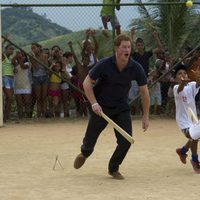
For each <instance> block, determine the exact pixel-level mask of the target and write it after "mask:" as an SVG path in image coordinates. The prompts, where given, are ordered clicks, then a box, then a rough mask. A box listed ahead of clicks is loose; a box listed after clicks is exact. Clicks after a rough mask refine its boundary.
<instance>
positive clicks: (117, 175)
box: [108, 171, 124, 180]
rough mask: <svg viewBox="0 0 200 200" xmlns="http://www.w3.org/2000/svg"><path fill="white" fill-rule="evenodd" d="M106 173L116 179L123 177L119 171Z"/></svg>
mask: <svg viewBox="0 0 200 200" xmlns="http://www.w3.org/2000/svg"><path fill="white" fill-rule="evenodd" d="M108 174H109V175H111V176H112V177H113V178H114V179H118V180H123V179H124V176H123V175H122V174H121V173H120V172H119V171H116V172H112V173H111V172H109V173H108Z"/></svg>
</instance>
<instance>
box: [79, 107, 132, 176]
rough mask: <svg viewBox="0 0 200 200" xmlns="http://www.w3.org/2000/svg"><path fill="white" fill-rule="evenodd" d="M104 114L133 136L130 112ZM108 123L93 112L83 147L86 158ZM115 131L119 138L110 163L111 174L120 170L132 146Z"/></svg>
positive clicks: (114, 111)
mask: <svg viewBox="0 0 200 200" xmlns="http://www.w3.org/2000/svg"><path fill="white" fill-rule="evenodd" d="M104 113H105V114H106V115H107V116H108V117H110V118H111V119H112V120H113V121H114V122H115V123H116V124H118V125H119V126H120V127H121V128H122V129H124V130H125V131H126V132H127V133H128V134H130V135H132V122H131V116H130V110H124V111H120V112H119V111H116V110H105V109H104ZM107 124H108V123H107V121H106V120H104V119H103V118H102V117H100V116H98V115H96V114H95V113H94V112H91V115H90V119H89V123H88V126H87V130H86V133H85V137H84V139H83V144H82V146H81V152H82V154H83V155H84V156H85V157H89V156H90V155H91V154H92V152H93V150H94V146H95V144H96V142H97V139H98V137H99V135H100V134H101V132H102V131H103V130H104V128H105V127H106V126H107ZM114 131H115V136H116V138H117V147H116V149H115V151H114V153H113V155H112V157H111V159H110V161H109V165H108V170H109V172H111V173H112V172H115V171H117V170H118V169H119V165H120V164H121V163H122V161H123V160H124V158H125V156H126V154H127V152H128V150H129V148H130V146H131V144H130V142H128V141H127V140H126V139H125V138H124V137H123V136H122V135H121V134H120V133H118V131H116V130H115V129H114Z"/></svg>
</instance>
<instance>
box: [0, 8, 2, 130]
mask: <svg viewBox="0 0 200 200" xmlns="http://www.w3.org/2000/svg"><path fill="white" fill-rule="evenodd" d="M1 35H2V31H1V5H0V36H1ZM1 41H2V38H0V127H1V126H3V90H2V42H1Z"/></svg>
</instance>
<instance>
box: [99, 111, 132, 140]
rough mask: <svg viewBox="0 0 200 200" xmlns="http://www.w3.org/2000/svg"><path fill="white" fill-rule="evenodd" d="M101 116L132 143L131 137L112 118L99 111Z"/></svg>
mask: <svg viewBox="0 0 200 200" xmlns="http://www.w3.org/2000/svg"><path fill="white" fill-rule="evenodd" d="M101 116H102V117H103V118H104V119H105V120H106V121H107V122H108V123H109V124H110V125H112V127H113V128H114V129H116V130H117V131H118V132H119V133H120V134H121V135H122V136H123V137H124V138H125V139H127V140H128V141H129V142H130V143H132V144H133V143H134V139H133V137H131V136H130V135H129V134H128V133H127V132H126V131H125V130H123V129H122V128H121V127H120V126H118V125H117V124H116V123H115V122H114V121H113V120H112V119H110V118H109V117H108V116H107V115H106V114H104V113H103V111H102V112H101Z"/></svg>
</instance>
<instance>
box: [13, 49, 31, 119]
mask: <svg viewBox="0 0 200 200" xmlns="http://www.w3.org/2000/svg"><path fill="white" fill-rule="evenodd" d="M13 64H14V67H15V70H14V72H15V98H16V103H17V113H18V118H19V119H22V118H31V117H32V112H31V104H32V99H31V97H32V95H31V94H32V85H31V84H32V83H31V79H30V77H31V67H30V65H29V62H28V59H27V57H26V56H25V54H24V53H23V52H21V51H17V52H16V55H15V57H14V58H13Z"/></svg>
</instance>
